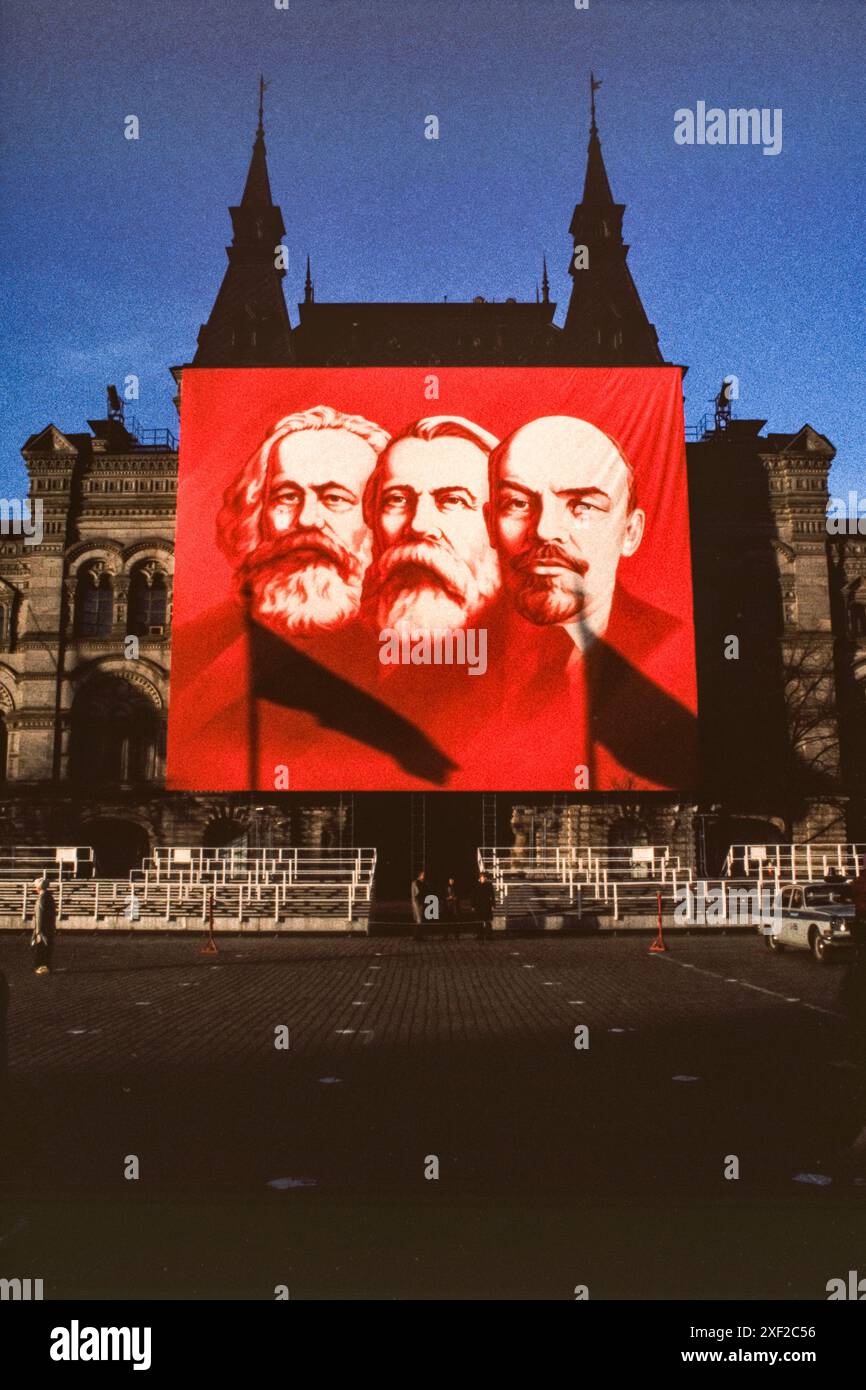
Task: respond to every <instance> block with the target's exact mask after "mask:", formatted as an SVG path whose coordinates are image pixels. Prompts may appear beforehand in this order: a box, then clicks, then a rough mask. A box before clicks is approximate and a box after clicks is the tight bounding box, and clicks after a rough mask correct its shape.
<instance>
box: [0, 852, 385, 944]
mask: <svg viewBox="0 0 866 1390" xmlns="http://www.w3.org/2000/svg"><path fill="white" fill-rule="evenodd" d="M376 860H377V854H376V850H375V849H367V848H364V849H336V850H326V849H303V848H294V847H291V848H290V847H288V846H280V847H277V848H267V849H253V850H250V849H214V850H211V849H200V848H193V847H191V846H183V845H179V846H169V847H167V848H158V849H156V850H155V851H154V853H153V855H151V856H149V857H148V858H147V859H145V860H144V861H143V867H142V868H141V869H133V870H132V872H131V873H130V875H129V878H128V879H108V878H95V877H93V876H92V875H93V868H94V865H93V857H92V850H91V849H90V847H89V846H85V847H84V848H83V849H82V848H81V847H78V848H74V849H66V848H64V847H60V848H57V847H47V846H46V847H36V848H33V847H29V846H28V847H25V848H22V849H9V850H5V851H3V853H2V855H0V916H3V917H6V918H9V919H11V921H13V922H15V921H19V920H20V921H22V922H23V921H26V920H27V919H28V917H29V916H32V912H33V907H34V903H35V897H36V891H35V888H34V887H33V883H34V880H35V879H36V878H38V877H41V876H42V874H43V873H44V872H47V874H48V878H49V881H50V883H51V887H52V889H53V891H54V895H55V900H56V902H57V913H58V920H59V921H61V922H63V921H66V922H76V923H77V924H78V925H85V924H86V923H87V922H92V923H94V924H98V923H99V922H103V921H108V920H109V919H110V920H112V921H114V924H115V925H119V923H118V921H117V919H118V918H120V917H124V916H125V917H127V919H128V920H129V922H130V924H132V925H134V924H135V922H136V921H138V922H142V923H145V924H146V925H147V926H150V927H152V926H153V925H154V923H155V922H156V921H161V922H164V923H166V924H168V925H171V924H172V923H177V922H179V921H180V920H181V919H183V921H184V923H185V924H189V923H190V922H191V921H193V920H197V919H200V920H201V921H205V920H206V919H207V918H208V916H209V915H210V913H211V911H212V912H213V916H214V918H215V919H219V920H220V921H221V922H224V921H225V920H228V921H231V922H237V923H243V922H246V921H248V920H249V919H257V920H258V921H260V922H264V921H270V922H273V923H275V924H279V923H280V922H282V921H285V920H286V919H288V918H294V917H326V918H333V919H340V920H346V921H349V922H351V921H353V920H363V919H366V918H367V917H368V916H369V912H370V902H371V897H372V890H373V881H374V877H375V872H376Z"/></svg>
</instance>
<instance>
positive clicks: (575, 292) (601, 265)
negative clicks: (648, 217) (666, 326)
mask: <svg viewBox="0 0 866 1390" xmlns="http://www.w3.org/2000/svg"><path fill="white" fill-rule="evenodd" d="M600 86H601V82H600V80H598V79H597V78H596V76H595V74H594V73H590V75H589V95H590V126H589V146H588V150H587V160H586V178H585V180H584V185H583V198H582V199H581V201H580V202H579V203H578V204H577V206H576V207H575V209H574V213H573V214H572V218H571V225H570V226H569V229H568V230H569V234H570V236H571V237H572V239H573V242H574V250H573V252H572V259H571V265H570V266H569V274H570V276H571V278H572V281H573V282H574V284H573V289H572V292H571V300H570V303H569V306H568V312H567V314H566V317H565V326H564V330H563V331H564V336H565V339H566V340H567V343H568V349H567V351H568V360H569V361H570V362H571V363H572V365H574V366H588V367H591V366H612V365H614V364H622V365H623V366H632V367H651V366H657V365H659V364H660V363H661V362H662V361H663V358H662V355H661V351H660V349H659V345H658V338H657V336H656V331H655V328H654V327H653V325H652V324H651V323H650V321H649V319H648V318H647V314H646V310H645V309H644V307H643V304H642V303H641V300H640V296H639V294H638V292H637V289H636V287H635V283H634V280H633V279H632V276H631V271H630V270H629V267H628V261H627V257H628V246H627V245H626V243H625V241H624V240H623V235H622V219H623V214H624V213H625V204H624V203H616V202H614V198H613V193H612V192H611V187H610V183H609V181H608V177H607V170H606V169H605V167H604V159H603V158H602V153H601V141H600V139H599V135H598V121H597V119H596V107H595V94H596V92H597V91H598V88H599V87H600Z"/></svg>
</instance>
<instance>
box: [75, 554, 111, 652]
mask: <svg viewBox="0 0 866 1390" xmlns="http://www.w3.org/2000/svg"><path fill="white" fill-rule="evenodd" d="M113 622H114V591H113V589H112V587H111V575H110V574H106V573H105V572H102V573H100V572H99V571H97V570H86V571H85V572H84V573H83V574H81V575H79V578H78V583H77V585H76V587H75V632H76V635H77V636H78V637H110V636H111V628H112V624H113Z"/></svg>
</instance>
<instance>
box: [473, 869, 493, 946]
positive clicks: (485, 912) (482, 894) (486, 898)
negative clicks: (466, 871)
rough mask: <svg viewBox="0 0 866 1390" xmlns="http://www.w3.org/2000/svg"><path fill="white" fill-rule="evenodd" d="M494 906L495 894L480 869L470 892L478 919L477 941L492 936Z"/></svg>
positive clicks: (487, 878)
mask: <svg viewBox="0 0 866 1390" xmlns="http://www.w3.org/2000/svg"><path fill="white" fill-rule="evenodd" d="M495 906H496V894H495V892H494V889H493V884H492V883H491V882H490V879H489V877H488V876H487V874H486V873H485V872H484V870H483V869H482V871H481V873H480V874H479V875H478V882H477V883H476V885H475V887H474V888H473V890H472V908H473V911H474V913H475V916H476V917H477V918H478V940H479V941H486V940H487V938H488V936H492V934H493V910H494V908H495Z"/></svg>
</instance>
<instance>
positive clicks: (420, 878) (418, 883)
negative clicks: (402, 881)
mask: <svg viewBox="0 0 866 1390" xmlns="http://www.w3.org/2000/svg"><path fill="white" fill-rule="evenodd" d="M426 878H427V874H426V871H425V870H424V869H419V871H418V873H417V874H416V875H415V877H414V878H413V880H412V890H411V892H412V921H413V922H414V923H415V940H416V941H420V939H421V931H422V928H423V926H424V889H425V888H426V886H427V885H426V882H425V880H426Z"/></svg>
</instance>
